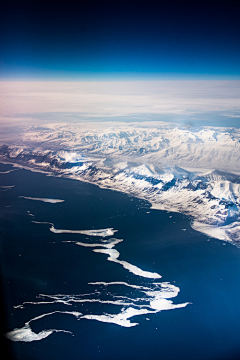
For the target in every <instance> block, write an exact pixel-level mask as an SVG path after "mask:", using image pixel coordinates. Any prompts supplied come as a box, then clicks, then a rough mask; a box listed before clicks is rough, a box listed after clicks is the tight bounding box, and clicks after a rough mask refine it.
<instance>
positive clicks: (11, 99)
mask: <svg viewBox="0 0 240 360" xmlns="http://www.w3.org/2000/svg"><path fill="white" fill-rule="evenodd" d="M239 98H240V81H239V80H232V81H220V80H196V81H194V80H185V81H183V80H178V81H175V80H168V81H166V80H156V81H108V82H104V81H97V82H95V81H88V82H86V81H72V82H69V81H65V82H64V81H25V82H23V81H15V82H14V81H13V82H11V81H6V82H1V90H0V105H1V116H2V118H1V122H2V121H3V119H4V117H5V116H8V117H11V118H14V117H16V115H18V116H19V115H22V118H21V117H20V118H19V117H18V120H24V114H32V115H33V114H35V113H81V114H82V115H83V116H86V117H91V116H92V117H96V116H97V117H98V116H100V117H101V116H104V117H109V116H128V115H130V114H166V113H169V114H189V113H191V112H192V113H195V112H196V113H199V112H208V111H231V112H232V111H238V110H239ZM15 120H16V118H15ZM25 120H26V119H25ZM59 121H64V119H63V118H61V116H60V118H59Z"/></svg>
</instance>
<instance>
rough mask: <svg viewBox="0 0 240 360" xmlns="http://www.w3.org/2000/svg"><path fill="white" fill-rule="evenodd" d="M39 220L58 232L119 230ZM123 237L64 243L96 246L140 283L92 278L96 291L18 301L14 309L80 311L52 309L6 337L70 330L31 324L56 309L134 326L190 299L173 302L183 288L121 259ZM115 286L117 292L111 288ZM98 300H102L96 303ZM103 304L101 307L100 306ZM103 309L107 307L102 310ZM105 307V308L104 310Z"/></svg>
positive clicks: (28, 337)
mask: <svg viewBox="0 0 240 360" xmlns="http://www.w3.org/2000/svg"><path fill="white" fill-rule="evenodd" d="M32 222H34V223H37V224H48V225H50V226H51V227H50V231H52V232H53V233H55V234H60V233H67V234H80V235H88V236H99V237H103V238H104V237H106V236H110V235H113V234H114V233H115V232H116V231H117V230H113V228H107V229H100V230H59V229H55V227H54V224H53V223H49V222H37V221H32ZM122 241H123V240H122V239H116V238H109V239H107V240H106V239H99V240H98V241H95V242H94V243H91V240H89V239H87V238H86V239H85V241H84V242H83V241H81V242H80V241H76V240H74V241H73V240H67V241H63V242H65V243H74V244H75V245H78V246H83V247H89V248H93V251H94V252H95V253H101V254H106V255H108V257H107V260H108V261H112V262H114V263H117V264H120V265H121V266H122V267H123V268H124V269H126V270H127V271H129V272H131V273H133V274H134V275H136V276H137V277H138V279H139V278H140V279H141V284H131V283H128V282H126V281H111V282H106V281H99V282H89V283H88V285H90V286H94V287H95V291H94V292H89V293H84V294H78V295H74V294H71V295H67V294H55V295H54V294H52V295H51V294H40V295H39V298H41V299H39V300H37V301H30V302H28V301H25V302H24V303H23V304H22V305H17V306H15V307H14V308H15V309H24V308H25V306H27V305H28V306H31V305H34V306H44V305H48V306H56V304H57V305H58V306H63V307H64V306H68V307H69V306H72V305H74V308H75V309H77V308H78V307H80V309H81V312H79V311H53V312H51V313H46V314H42V315H39V316H37V317H35V318H33V319H31V320H30V321H28V322H27V323H25V324H24V326H23V327H22V328H20V329H14V330H13V331H10V332H9V333H7V334H6V337H7V338H8V339H10V340H12V341H25V342H30V341H36V340H42V339H44V338H46V337H48V336H49V335H51V334H52V333H53V332H60V331H62V332H68V333H69V331H66V330H57V329H45V330H43V331H41V332H39V333H38V334H36V333H34V332H33V331H32V329H31V327H30V323H31V322H32V321H37V320H40V319H41V318H43V317H45V316H50V315H53V314H56V313H59V314H69V315H74V316H75V317H76V318H77V319H78V320H79V319H85V320H95V321H100V322H105V323H112V324H116V325H119V326H122V327H132V326H136V325H138V323H137V322H131V318H133V317H135V316H140V315H146V314H155V313H157V312H160V311H162V310H172V309H177V308H183V307H185V306H187V305H188V304H189V303H187V302H185V303H182V304H174V303H173V301H172V300H171V299H172V298H175V297H176V296H177V295H178V293H179V291H180V289H179V288H178V287H177V286H175V285H172V284H170V283H168V282H162V283H161V282H155V281H154V280H155V279H159V278H161V275H160V274H158V273H156V272H149V271H144V270H142V269H140V268H139V267H137V266H135V265H132V264H130V263H128V262H127V261H125V260H119V257H120V253H119V251H117V250H116V249H114V247H115V246H116V245H117V244H118V243H120V242H122ZM112 288H114V292H112V291H111V289H112ZM96 304H99V305H98V306H97V307H96ZM101 304H102V307H101ZM109 305H111V309H112V306H113V305H114V306H115V309H116V311H114V313H112V312H108V311H107V310H106V307H108V306H109ZM103 309H104V310H103ZM103 311H104V312H103Z"/></svg>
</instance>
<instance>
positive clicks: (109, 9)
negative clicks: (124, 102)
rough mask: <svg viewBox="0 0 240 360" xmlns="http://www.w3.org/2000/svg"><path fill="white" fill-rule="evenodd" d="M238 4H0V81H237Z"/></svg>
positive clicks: (16, 0)
mask: <svg viewBox="0 0 240 360" xmlns="http://www.w3.org/2000/svg"><path fill="white" fill-rule="evenodd" d="M238 4H239V1H231V0H228V1H224V0H222V1H220V0H219V1H218V0H215V1H214V0H208V1H204V0H201V1H198V0H191V1H171V0H166V1H161V0H158V1H151V0H149V1H141V0H138V1H131V0H128V1H123V0H122V1H117V0H112V1H102V0H99V1H96V0H95V1H91V0H85V1H82V0H79V1H75V2H73V1H70V0H69V1H60V0H59V1H51V0H49V1H44V0H41V1H39V0H31V1H21V0H2V5H1V11H0V12H1V19H0V20H1V44H0V48H1V50H0V51H1V60H0V61H1V63H0V66H1V69H0V77H1V78H47V79H48V78H71V79H73V78H86V77H87V78H91V77H93V78H95V77H135V78H138V77H160V78H161V77H192V76H194V77H198V76H203V77H209V76H210V77H221V76H224V77H230V78H235V77H237V78H239V77H240V20H239V19H240V11H239V6H238Z"/></svg>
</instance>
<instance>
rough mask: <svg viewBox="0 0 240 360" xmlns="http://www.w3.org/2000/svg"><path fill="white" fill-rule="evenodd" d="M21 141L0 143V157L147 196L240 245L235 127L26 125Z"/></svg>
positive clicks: (239, 157)
mask: <svg viewBox="0 0 240 360" xmlns="http://www.w3.org/2000/svg"><path fill="white" fill-rule="evenodd" d="M19 143H22V144H24V145H25V146H24V147H20V146H13V145H11V146H8V145H4V146H2V147H1V148H0V160H2V161H8V162H12V163H16V164H19V165H21V166H27V167H30V168H35V169H39V170H42V171H48V172H51V173H54V174H55V175H58V176H65V177H70V178H74V179H79V180H82V181H87V182H91V183H94V184H97V185H98V186H100V187H104V188H108V189H114V190H117V191H121V192H124V193H128V194H131V195H133V196H137V197H139V198H143V199H146V200H148V201H149V202H150V203H151V204H152V208H155V209H162V210H168V211H175V212H180V213H183V214H186V215H187V216H189V217H190V218H191V219H192V227H193V228H194V229H195V230H198V231H201V232H203V233H206V234H208V235H209V236H213V237H215V238H218V239H221V240H226V241H230V242H233V243H235V244H240V175H237V172H238V171H240V151H239V150H240V131H239V130H237V129H231V128H230V129H223V128H222V129H221V128H202V129H198V130H195V131H193V130H190V129H185V128H179V127H177V126H174V125H171V124H170V125H169V124H168V125H166V124H160V125H159V126H158V127H155V128H149V127H147V126H141V127H136V126H133V125H132V124H130V125H124V126H121V127H120V126H119V127H115V128H107V129H104V128H103V127H101V126H99V127H98V128H97V129H96V128H95V127H94V128H92V129H91V128H90V129H89V128H88V129H86V127H83V128H81V127H80V126H76V125H68V126H63V125H62V126H56V125H50V126H48V127H47V128H40V127H32V128H30V129H28V130H27V131H25V133H24V136H23V138H22V139H21V141H20V140H19ZM26 145H27V146H28V147H26ZM193 168H194V169H193ZM213 169H214V170H213ZM229 169H231V170H232V171H233V172H235V174H234V173H229Z"/></svg>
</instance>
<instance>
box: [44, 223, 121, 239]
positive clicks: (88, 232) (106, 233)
mask: <svg viewBox="0 0 240 360" xmlns="http://www.w3.org/2000/svg"><path fill="white" fill-rule="evenodd" d="M50 231H52V232H53V233H55V234H82V235H88V236H102V237H106V236H112V235H114V233H115V232H117V230H114V229H113V228H108V229H99V230H60V229H55V227H54V226H53V225H52V227H51V228H50Z"/></svg>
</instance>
